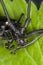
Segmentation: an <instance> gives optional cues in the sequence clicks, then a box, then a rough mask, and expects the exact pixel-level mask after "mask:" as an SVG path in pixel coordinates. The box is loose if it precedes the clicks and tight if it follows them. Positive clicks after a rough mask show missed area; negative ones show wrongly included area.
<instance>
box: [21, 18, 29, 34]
mask: <svg viewBox="0 0 43 65" xmlns="http://www.w3.org/2000/svg"><path fill="white" fill-rule="evenodd" d="M29 23H30V19H29V18H27V20H26V22H25V24H24V26H23V28H22V29H21V34H23V32H24V31H25V29H26V28H27V27H28V24H29Z"/></svg>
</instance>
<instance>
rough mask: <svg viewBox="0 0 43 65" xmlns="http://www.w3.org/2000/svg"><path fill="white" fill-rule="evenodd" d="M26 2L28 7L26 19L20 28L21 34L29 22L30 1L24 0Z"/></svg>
mask: <svg viewBox="0 0 43 65" xmlns="http://www.w3.org/2000/svg"><path fill="white" fill-rule="evenodd" d="M26 2H27V3H28V8H27V12H28V13H27V19H26V22H25V24H24V26H23V28H22V29H21V34H23V32H24V31H25V29H26V28H27V27H28V25H29V23H30V3H31V1H30V0H26Z"/></svg>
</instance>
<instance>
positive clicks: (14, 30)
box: [0, 0, 43, 54]
mask: <svg viewBox="0 0 43 65" xmlns="http://www.w3.org/2000/svg"><path fill="white" fill-rule="evenodd" d="M11 1H13V0H11ZM0 2H1V5H2V7H3V10H4V13H5V15H6V17H5V18H4V17H3V19H2V17H0V36H2V39H7V40H8V42H7V43H6V44H5V47H6V48H7V49H10V50H12V49H13V51H11V53H13V54H14V53H15V52H16V50H18V49H20V48H25V47H27V46H29V45H31V44H33V43H34V42H35V41H37V40H38V39H39V38H40V37H41V36H42V35H43V29H39V30H34V31H32V32H28V33H25V31H26V28H27V27H28V25H29V23H30V20H31V19H30V4H31V1H30V0H26V2H27V3H28V8H27V12H28V15H27V19H26V21H25V24H24V26H23V27H21V26H20V24H21V22H22V19H23V17H24V13H23V14H21V16H20V19H19V21H18V22H16V20H12V19H10V17H9V15H8V12H7V9H6V6H5V4H4V1H3V0H0ZM35 34H40V35H39V36H37V37H36V38H35V39H34V40H32V41H31V42H27V41H26V40H27V38H28V37H30V36H33V35H35ZM14 40H15V41H16V42H17V43H18V46H17V47H16V48H15V47H14V45H12V46H10V45H11V44H12V42H13V41H14Z"/></svg>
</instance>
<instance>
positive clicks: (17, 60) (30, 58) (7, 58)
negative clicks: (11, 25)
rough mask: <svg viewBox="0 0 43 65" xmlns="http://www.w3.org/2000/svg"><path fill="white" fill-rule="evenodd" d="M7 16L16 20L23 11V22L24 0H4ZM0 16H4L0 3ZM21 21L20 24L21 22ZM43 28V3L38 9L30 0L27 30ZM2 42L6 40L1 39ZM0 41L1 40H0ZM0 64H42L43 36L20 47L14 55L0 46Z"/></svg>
mask: <svg viewBox="0 0 43 65" xmlns="http://www.w3.org/2000/svg"><path fill="white" fill-rule="evenodd" d="M4 2H5V5H6V8H7V11H8V13H9V16H10V17H11V18H12V19H16V20H18V19H19V17H20V15H21V13H24V14H25V16H24V19H23V23H24V22H25V20H26V18H27V3H26V2H25V0H13V2H11V1H10V0H4ZM0 16H5V14H4V11H3V9H2V6H1V4H0ZM23 23H22V24H23ZM40 28H43V3H42V4H41V6H40V10H39V11H38V10H37V8H36V6H35V4H34V3H33V2H31V22H30V24H29V25H28V28H27V31H32V30H35V29H40ZM2 42H3V44H4V43H5V42H6V41H2ZM0 43H1V42H0ZM0 65H43V36H42V37H41V38H40V39H39V40H38V41H36V42H35V43H34V44H33V45H31V46H28V47H27V48H22V49H20V50H18V51H17V53H16V54H15V55H13V54H10V53H9V50H7V49H6V48H5V46H4V47H1V48H0Z"/></svg>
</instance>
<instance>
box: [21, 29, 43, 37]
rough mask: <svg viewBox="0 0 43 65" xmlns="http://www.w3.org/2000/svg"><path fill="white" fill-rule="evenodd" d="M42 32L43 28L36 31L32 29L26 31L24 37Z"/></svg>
mask: <svg viewBox="0 0 43 65" xmlns="http://www.w3.org/2000/svg"><path fill="white" fill-rule="evenodd" d="M41 33H43V29H40V30H35V31H32V32H29V33H26V34H24V35H22V36H23V38H27V37H29V36H33V35H35V34H41Z"/></svg>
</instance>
